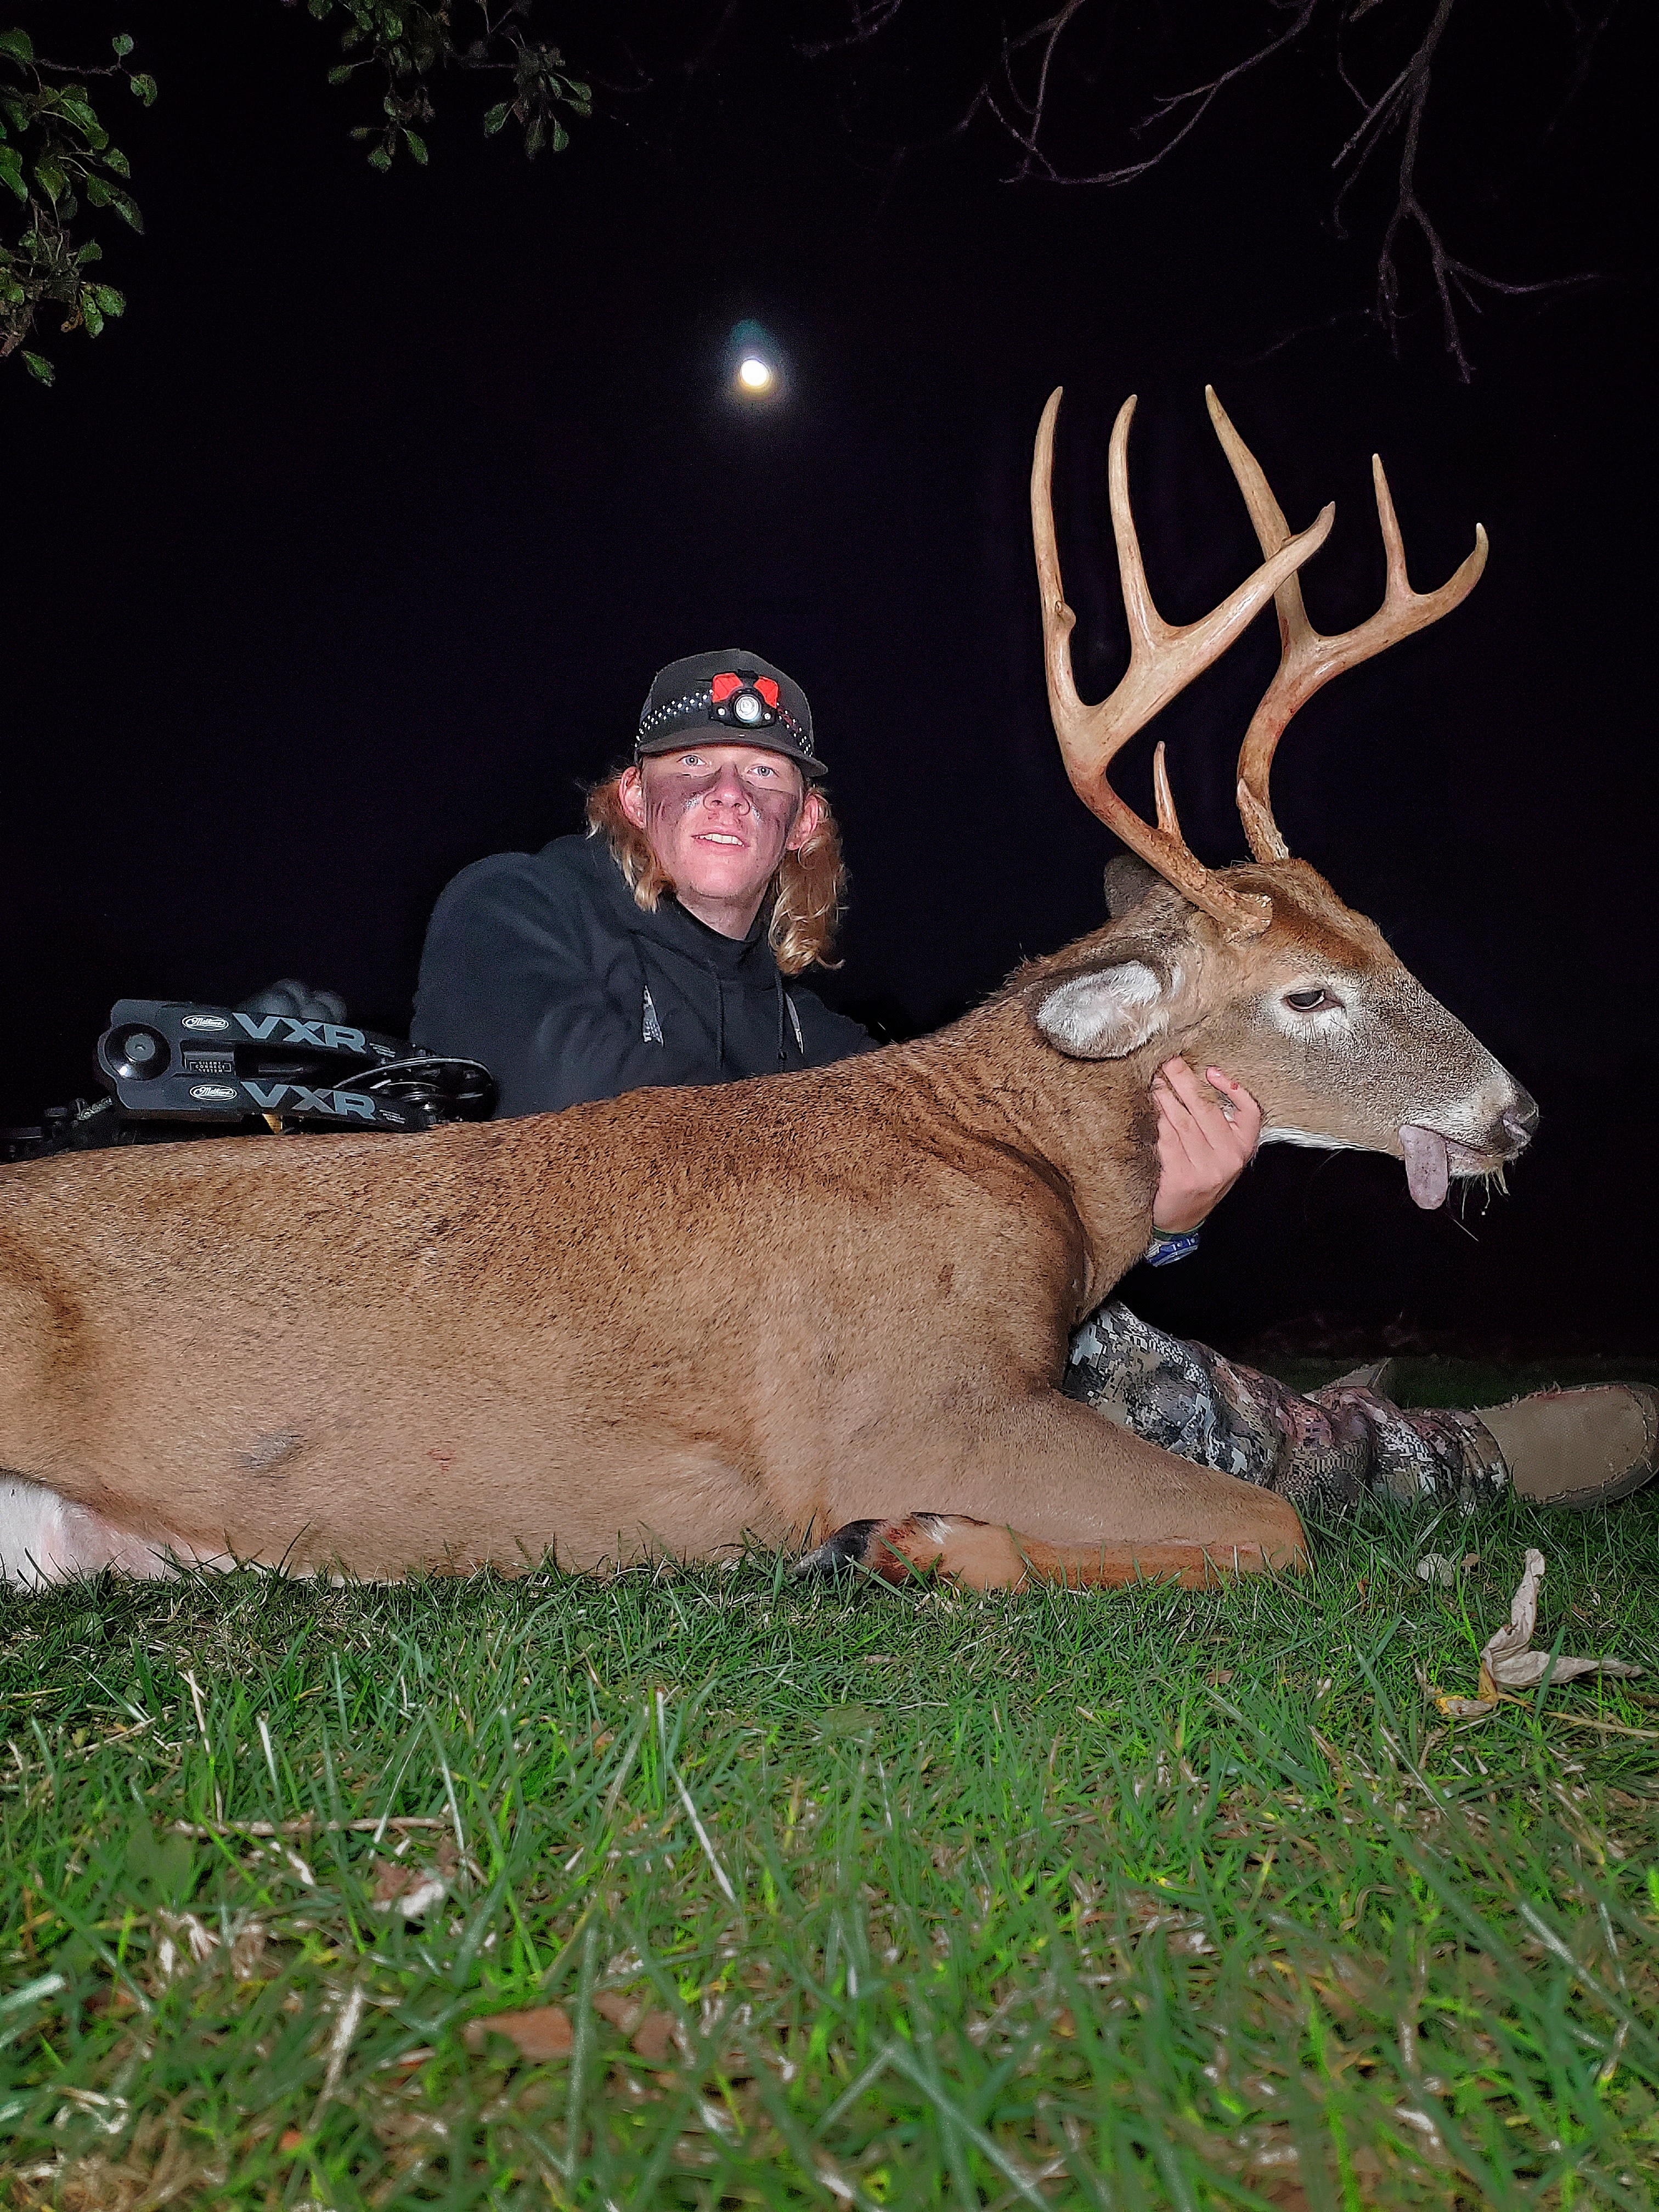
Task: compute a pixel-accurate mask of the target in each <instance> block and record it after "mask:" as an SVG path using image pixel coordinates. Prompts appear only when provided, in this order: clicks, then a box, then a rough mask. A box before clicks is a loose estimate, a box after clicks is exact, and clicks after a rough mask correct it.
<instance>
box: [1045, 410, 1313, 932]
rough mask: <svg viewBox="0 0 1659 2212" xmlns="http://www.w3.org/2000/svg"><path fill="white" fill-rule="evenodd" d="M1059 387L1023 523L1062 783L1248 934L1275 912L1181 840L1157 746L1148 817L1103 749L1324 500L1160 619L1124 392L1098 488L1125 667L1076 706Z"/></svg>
mask: <svg viewBox="0 0 1659 2212" xmlns="http://www.w3.org/2000/svg"><path fill="white" fill-rule="evenodd" d="M1134 407H1135V403H1134V400H1133V398H1129V399H1126V400H1125V401H1124V403H1123V405H1122V407H1121V409H1120V410H1119V411H1118V417H1117V421H1116V422H1115V423H1114V425H1113V427H1112V441H1111V449H1110V457H1109V468H1108V488H1109V495H1110V501H1111V510H1112V530H1113V534H1114V536H1115V538H1116V541H1117V555H1118V568H1119V573H1120V575H1121V580H1122V586H1123V605H1124V610H1125V612H1126V614H1127V617H1128V624H1129V665H1128V667H1127V670H1126V671H1125V672H1124V675H1123V678H1122V680H1121V683H1120V684H1118V686H1117V689H1116V690H1115V691H1114V692H1113V693H1112V694H1111V696H1110V697H1109V698H1107V699H1104V700H1103V701H1102V702H1100V704H1099V705H1098V706H1094V707H1089V706H1085V704H1084V702H1083V701H1082V700H1081V699H1080V698H1079V696H1078V690H1077V684H1076V680H1075V678H1074V677H1073V671H1072V647H1071V636H1072V630H1073V626H1074V625H1075V623H1076V621H1077V617H1076V616H1075V615H1074V614H1073V611H1072V610H1071V608H1070V607H1069V606H1068V605H1066V592H1065V586H1064V585H1063V583H1062V581H1061V580H1060V553H1059V549H1058V547H1057V545H1056V544H1055V539H1054V423H1055V421H1056V418H1057V417H1058V416H1059V413H1060V391H1059V390H1056V391H1055V392H1053V393H1052V394H1051V395H1050V397H1049V400H1048V405H1047V406H1046V407H1045V408H1044V409H1043V410H1042V422H1040V423H1039V425H1038V427H1037V435H1036V451H1035V453H1033V455H1032V460H1031V533H1032V538H1033V540H1034V542H1035V544H1036V565H1037V588H1038V591H1039V592H1040V593H1041V596H1042V642H1043V661H1044V665H1045V668H1046V671H1047V674H1048V705H1049V709H1050V712H1051V713H1052V714H1053V716H1054V734H1055V735H1056V736H1057V737H1058V738H1059V739H1060V753H1061V756H1062V757H1063V758H1064V760H1065V763H1066V775H1068V776H1069V777H1070V779H1071V782H1072V788H1073V790H1074V791H1075V792H1076V793H1077V794H1078V796H1079V799H1082V801H1083V803H1084V804H1085V806H1087V807H1088V808H1089V809H1090V810H1091V812H1093V813H1095V814H1097V815H1098V816H1099V817H1100V819H1101V820H1102V821H1103V823H1105V824H1106V826H1107V828H1108V829H1111V830H1112V831H1113V832H1114V833H1115V835H1116V836H1118V837H1120V838H1121V840H1122V842H1124V844H1126V845H1127V847H1128V848H1129V849H1130V851H1131V852H1133V853H1138V854H1139V855H1140V857H1141V859H1142V860H1146V861H1147V862H1148V863H1150V865H1151V866H1152V867H1154V868H1156V869H1157V870H1158V873H1159V874H1160V875H1161V876H1163V877H1164V879H1165V881H1166V882H1168V883H1170V884H1174V885H1175V887H1176V890H1179V891H1180V892H1181V893H1182V896H1184V897H1186V898H1188V899H1190V900H1191V901H1192V902H1193V904H1194V906H1196V907H1199V908H1202V909H1203V911H1204V912H1205V913H1206V914H1208V915H1212V917H1213V918H1214V919H1215V920H1216V921H1218V922H1220V923H1221V925H1222V926H1223V927H1224V928H1225V930H1226V931H1227V933H1228V934H1229V935H1230V936H1235V937H1256V936H1260V934H1261V932H1262V931H1263V930H1264V929H1266V928H1267V924H1268V922H1269V921H1271V920H1272V918H1273V908H1272V905H1271V903H1270V902H1269V901H1267V899H1265V898H1261V897H1260V896H1255V895H1254V894H1247V893H1243V892H1239V891H1235V890H1231V889H1230V888H1229V887H1228V886H1227V885H1226V884H1223V883H1220V882H1219V881H1218V879H1217V878H1215V877H1214V876H1213V875H1212V873H1211V872H1210V871H1209V869H1207V868H1206V866H1204V864H1203V862H1202V861H1201V860H1199V858H1198V856H1197V855H1196V854H1194V852H1193V851H1192V850H1191V849H1190V848H1188V844H1187V842H1186V840H1185V839H1184V838H1183V837H1182V835H1181V827H1180V824H1179V823H1178V822H1177V820H1176V812H1175V805H1174V801H1173V799H1171V797H1170V781H1169V774H1168V770H1167V769H1166V767H1165V766H1164V752H1163V747H1162V746H1161V745H1160V747H1159V748H1158V757H1157V760H1156V763H1155V764H1154V781H1155V784H1156V787H1157V795H1158V826H1157V827H1156V828H1154V827H1153V825H1152V823H1150V822H1146V821H1144V820H1143V819H1142V818H1141V817H1140V816H1139V814H1137V813H1136V812H1135V811H1134V809H1133V807H1132V806H1130V805H1127V803H1126V801H1124V800H1123V799H1120V798H1119V796H1118V794H1117V793H1115V791H1114V790H1113V789H1112V787H1111V785H1110V784H1109V782H1108V781H1107V775H1106V771H1107V769H1109V766H1110V765H1111V763H1112V761H1113V759H1114V758H1115V757H1116V755H1117V754H1118V753H1120V752H1121V750H1122V749H1123V747H1124V746H1125V745H1126V744H1127V743H1128V742H1129V739H1130V738H1132V737H1133V736H1134V734H1135V733H1136V732H1137V731H1139V730H1141V729H1144V728H1145V727H1146V724H1147V723H1148V722H1150V721H1151V720H1152V717H1153V716H1154V715H1155V714H1158V712H1159V710H1160V709H1161V708H1164V707H1166V706H1168V704H1169V703H1170V700H1171V699H1173V698H1174V697H1175V696H1176V693H1177V692H1179V691H1182V690H1184V689H1185V688H1186V686H1187V685H1188V684H1190V683H1191V682H1192V681H1193V679H1194V677H1196V676H1198V675H1200V674H1201V673H1202V671H1204V670H1205V669H1206V668H1207V667H1208V666H1209V665H1210V664H1211V662H1212V661H1213V660H1217V659H1219V658H1220V656H1221V655H1222V654H1223V653H1225V651H1226V649H1227V647H1229V646H1230V645H1231V643H1232V642H1233V641H1234V639H1235V638H1236V637H1237V636H1238V635H1239V633H1240V632H1241V631H1242V630H1243V629H1245V627H1246V626H1247V625H1248V624H1249V623H1250V622H1251V621H1252V620H1253V619H1254V617H1255V616H1256V615H1257V614H1258V613H1259V612H1260V611H1261V609H1262V607H1264V606H1265V605H1267V600H1268V599H1269V598H1271V597H1272V595H1273V592H1275V591H1276V590H1277V589H1278V588H1279V586H1280V585H1281V584H1282V583H1283V582H1284V580H1285V578H1286V577H1287V576H1290V575H1291V574H1294V572H1295V570H1296V568H1297V567H1298V566H1299V565H1300V563H1301V562H1304V561H1305V560H1306V559H1307V557H1308V556H1309V555H1310V553H1312V552H1313V551H1314V550H1316V548H1317V547H1318V546H1320V545H1322V544H1323V543H1324V540H1325V538H1326V535H1327V533H1328V531H1329V529H1330V526H1331V519H1332V516H1333V514H1334V512H1335V510H1334V508H1333V507H1327V508H1325V510H1324V511H1323V513H1322V514H1320V516H1319V517H1318V519H1317V520H1316V521H1315V522H1314V524H1313V525H1312V526H1311V527H1310V528H1309V529H1307V530H1304V531H1303V532H1301V533H1300V534H1299V535H1298V536H1297V537H1295V538H1291V537H1290V536H1289V535H1288V533H1287V535H1286V538H1285V543H1284V544H1282V545H1278V546H1275V547H1273V549H1271V550H1270V551H1269V554H1268V557H1267V559H1266V560H1265V561H1264V562H1263V563H1262V565H1261V567H1260V568H1258V569H1257V570H1256V571H1255V574H1253V575H1251V576H1249V577H1247V578H1246V580H1245V581H1244V582H1243V583H1242V584H1241V585H1239V586H1238V587H1237V590H1236V591H1233V592H1230V593H1229V594H1228V596H1227V597H1226V599H1224V600H1223V601H1222V603H1221V605H1219V606H1218V607H1214V608H1212V610H1211V611H1210V612H1209V613H1208V614H1207V615H1205V616H1203V617H1200V620H1199V621H1197V622H1194V623H1184V624H1179V625H1177V624H1175V623H1166V622H1165V621H1164V617H1162V615H1160V614H1159V612H1158V609H1157V607H1156V606H1155V605H1154V604H1153V601H1152V592H1151V591H1150V589H1149V588H1148V586H1147V582H1146V566H1145V563H1144V562H1143V561H1142V559H1141V556H1140V545H1139V539H1138V538H1137V537H1136V535H1135V526H1134V518H1133V513H1132V511H1131V508H1130V504H1129V468H1128V450H1129V423H1130V421H1131V419H1132V417H1133V414H1134Z"/></svg>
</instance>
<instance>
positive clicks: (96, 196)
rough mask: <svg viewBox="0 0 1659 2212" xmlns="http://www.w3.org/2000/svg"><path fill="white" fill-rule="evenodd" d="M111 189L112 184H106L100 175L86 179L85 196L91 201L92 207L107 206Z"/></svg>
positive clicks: (112, 188)
mask: <svg viewBox="0 0 1659 2212" xmlns="http://www.w3.org/2000/svg"><path fill="white" fill-rule="evenodd" d="M113 190H114V187H113V185H106V183H105V182H104V180H103V179H102V178H101V177H88V179H87V197H88V199H89V200H90V201H91V202H92V204H93V205H94V207H107V206H108V205H109V203H110V195H111V193H112V191H113Z"/></svg>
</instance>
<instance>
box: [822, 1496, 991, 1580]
mask: <svg viewBox="0 0 1659 2212" xmlns="http://www.w3.org/2000/svg"><path fill="white" fill-rule="evenodd" d="M983 1525H984V1524H983V1523H982V1522H978V1521H963V1520H962V1519H961V1517H960V1516H952V1517H951V1518H947V1517H946V1516H945V1515H944V1514H941V1513H907V1514H904V1515H903V1516H902V1517H901V1518H899V1519H898V1520H896V1521H848V1522H845V1523H844V1524H843V1525H842V1527H841V1528H837V1529H836V1533H835V1534H834V1535H833V1536H830V1537H829V1538H827V1539H826V1540H825V1541H824V1542H823V1543H822V1544H820V1545H819V1546H818V1547H817V1551H816V1552H809V1553H807V1554H806V1556H805V1559H800V1560H799V1561H797V1563H796V1565H795V1570H794V1571H795V1576H796V1578H797V1579H798V1580H799V1579H802V1578H805V1577H812V1576H817V1575H830V1576H834V1575H842V1574H847V1573H849V1572H851V1571H853V1570H854V1569H855V1568H858V1567H862V1568H864V1569H865V1570H866V1571H867V1572H868V1573H870V1574H872V1575H877V1576H878V1577H880V1578H881V1580H882V1581H883V1582H885V1583H911V1582H915V1581H916V1580H917V1579H918V1578H919V1577H927V1576H928V1575H931V1574H933V1573H935V1572H937V1571H939V1569H940V1568H941V1567H949V1566H950V1565H951V1562H950V1561H949V1560H948V1559H946V1557H945V1546H946V1539H947V1536H948V1535H949V1534H950V1533H951V1532H952V1531H953V1530H954V1529H957V1528H975V1529H977V1528H981V1527H982V1526H983ZM994 1534H995V1535H997V1536H1001V1537H1003V1541H1004V1542H1005V1544H1006V1541H1007V1540H1006V1535H1004V1532H1003V1531H1002V1530H1000V1529H998V1530H996V1531H995V1532H994Z"/></svg>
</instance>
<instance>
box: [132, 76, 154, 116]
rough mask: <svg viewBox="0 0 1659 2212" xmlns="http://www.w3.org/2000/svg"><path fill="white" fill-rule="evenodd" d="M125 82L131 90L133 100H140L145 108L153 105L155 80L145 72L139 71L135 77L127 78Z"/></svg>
mask: <svg viewBox="0 0 1659 2212" xmlns="http://www.w3.org/2000/svg"><path fill="white" fill-rule="evenodd" d="M127 82H128V83H129V84H130V85H131V88H132V96H133V98H134V99H135V100H143V103H144V105H145V106H146V107H153V106H155V78H154V77H153V76H150V74H149V71H148V70H140V71H139V72H138V74H137V76H134V77H129V78H128V80H127Z"/></svg>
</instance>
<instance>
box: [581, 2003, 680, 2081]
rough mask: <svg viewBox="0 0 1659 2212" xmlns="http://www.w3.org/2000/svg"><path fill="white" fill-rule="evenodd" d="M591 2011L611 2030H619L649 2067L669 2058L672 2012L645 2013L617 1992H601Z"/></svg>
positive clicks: (672, 2033) (672, 2027)
mask: <svg viewBox="0 0 1659 2212" xmlns="http://www.w3.org/2000/svg"><path fill="white" fill-rule="evenodd" d="M593 2009H594V2011H595V2012H596V2013H598V2014H599V2016H600V2018H601V2019H602V2020H608V2021H610V2023H611V2027H616V2028H620V2029H621V2030H622V2033H623V2034H624V2035H625V2036H627V2037H628V2038H629V2041H630V2043H631V2045H632V2047H633V2048H634V2050H635V2051H637V2052H638V2053H639V2055H640V2057H641V2058H644V2059H647V2060H648V2061H649V2063H651V2064H652V2065H653V2066H656V2065H660V2064H661V2063H662V2061H663V2060H664V2059H665V2057H667V2056H668V2053H669V2051H670V2049H671V2046H672V2044H673V2040H674V2015H673V2014H672V2013H671V2012H647V2010H646V2009H645V2007H644V2006H643V2005H641V2004H636V2003H635V2001H634V2000H633V1998H632V1997H625V1996H623V1994H622V1992H621V1991H620V1990H599V1992H598V1994H597V1995H596V1996H595V1997H594V1999H593Z"/></svg>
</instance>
